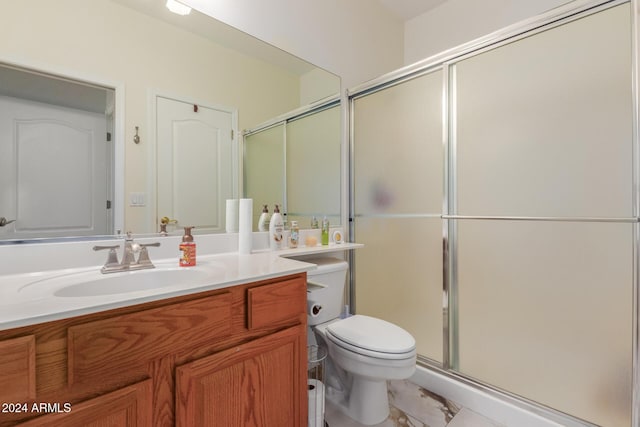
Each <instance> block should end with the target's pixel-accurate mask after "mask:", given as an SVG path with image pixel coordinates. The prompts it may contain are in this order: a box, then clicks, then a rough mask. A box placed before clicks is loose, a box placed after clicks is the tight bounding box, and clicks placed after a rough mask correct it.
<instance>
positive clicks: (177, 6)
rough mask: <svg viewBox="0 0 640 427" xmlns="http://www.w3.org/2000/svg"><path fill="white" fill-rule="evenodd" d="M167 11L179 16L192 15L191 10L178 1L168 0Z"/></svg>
mask: <svg viewBox="0 0 640 427" xmlns="http://www.w3.org/2000/svg"><path fill="white" fill-rule="evenodd" d="M167 9H169V10H170V11H171V12H173V13H177V14H178V15H188V14H189V13H191V8H190V7H189V6H187V5H184V4H182V3H180V2H178V1H176V0H167Z"/></svg>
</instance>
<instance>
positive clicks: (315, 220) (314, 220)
mask: <svg viewBox="0 0 640 427" xmlns="http://www.w3.org/2000/svg"><path fill="white" fill-rule="evenodd" d="M316 228H320V227H318V218H316V217H315V216H314V217H312V218H311V229H313V230H315V229H316Z"/></svg>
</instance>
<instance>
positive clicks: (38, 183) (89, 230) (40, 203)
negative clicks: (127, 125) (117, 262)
mask: <svg viewBox="0 0 640 427" xmlns="http://www.w3.org/2000/svg"><path fill="white" fill-rule="evenodd" d="M106 139H107V130H106V117H105V115H104V114H102V115H101V114H96V113H91V112H85V111H81V110H74V109H69V108H64V107H59V106H54V105H49V104H42V103H37V102H31V101H26V100H22V99H17V98H10V97H0V217H5V218H6V219H7V220H15V222H12V223H10V224H8V225H5V226H4V227H0V239H12V238H30V237H58V236H82V235H94V234H107V233H111V230H110V227H109V226H108V223H107V222H108V221H107V218H108V216H107V200H108V196H107V195H108V192H109V188H108V183H107V173H108V169H109V164H108V163H109V160H108V156H107V153H108V143H107V141H106Z"/></svg>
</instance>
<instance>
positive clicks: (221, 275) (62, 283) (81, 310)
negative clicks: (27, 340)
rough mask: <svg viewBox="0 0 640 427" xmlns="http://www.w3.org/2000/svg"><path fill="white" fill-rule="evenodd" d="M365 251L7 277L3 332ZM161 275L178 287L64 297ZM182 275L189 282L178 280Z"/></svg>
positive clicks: (292, 252)
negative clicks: (74, 290)
mask: <svg viewBox="0 0 640 427" xmlns="http://www.w3.org/2000/svg"><path fill="white" fill-rule="evenodd" d="M362 246H363V245H360V244H355V243H343V244H331V245H329V246H317V247H313V248H311V247H309V248H305V247H303V248H299V249H284V250H280V251H268V250H265V251H256V252H255V253H252V254H250V255H239V254H238V253H225V254H216V255H204V256H201V255H198V258H197V261H198V264H197V265H196V266H195V267H178V260H177V259H162V260H153V261H154V264H155V265H156V268H155V269H149V270H138V271H129V272H127V271H125V272H118V273H110V274H102V273H100V268H99V267H97V268H96V267H95V266H93V267H83V268H73V269H64V270H54V271H45V272H33V273H21V274H12V275H3V276H0V282H1V286H0V330H5V329H11V328H17V327H21V326H27V325H33V324H37V323H43V322H48V321H52V320H59V319H65V318H70V317H75V316H79V315H83V314H89V313H96V312H100V311H105V310H110V309H114V308H120V307H126V306H131V305H136V304H140V303H145V302H150V301H157V300H162V299H167V298H171V297H177V296H182V295H188V294H193V293H198V292H204V291H209V290H213V289H222V288H226V287H230V286H234V285H239V284H244V283H250V282H256V281H260V280H265V279H271V278H275V277H282V276H287V275H290V274H297V273H302V272H306V271H309V270H313V269H314V268H315V265H314V264H310V263H306V262H301V261H297V260H293V259H288V258H286V257H287V256H299V255H309V254H321V253H329V252H334V251H344V250H349V249H355V248H359V247H362ZM189 270H193V271H189ZM163 271H168V272H171V274H172V277H176V279H175V281H174V280H170V281H169V283H168V284H166V285H162V284H161V285H160V286H157V285H154V286H153V287H149V288H148V289H140V290H135V291H129V290H127V291H125V292H121V293H112V291H111V290H109V291H107V292H103V293H104V294H102V295H89V296H75V295H74V296H60V295H63V294H64V293H65V290H68V289H70V288H71V287H72V286H73V285H74V284H78V289H80V288H79V286H86V285H85V283H86V281H91V282H92V283H97V282H99V281H102V280H106V279H108V280H111V278H114V279H115V278H117V277H120V278H123V277H124V278H126V279H133V280H136V281H140V282H143V281H144V280H140V279H144V277H143V276H144V275H149V274H152V275H157V274H161V273H162V272H163ZM182 275H184V277H187V279H186V280H184V281H182V280H180V277H182ZM126 276H131V277H126ZM134 276H135V277H134ZM156 277H157V276H156ZM57 294H58V295H57Z"/></svg>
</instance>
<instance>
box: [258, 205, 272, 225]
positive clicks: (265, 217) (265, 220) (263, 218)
mask: <svg viewBox="0 0 640 427" xmlns="http://www.w3.org/2000/svg"><path fill="white" fill-rule="evenodd" d="M269 219H270V218H269V207H268V206H267V205H264V207H263V208H262V214H261V215H260V219H259V220H258V231H269Z"/></svg>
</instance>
